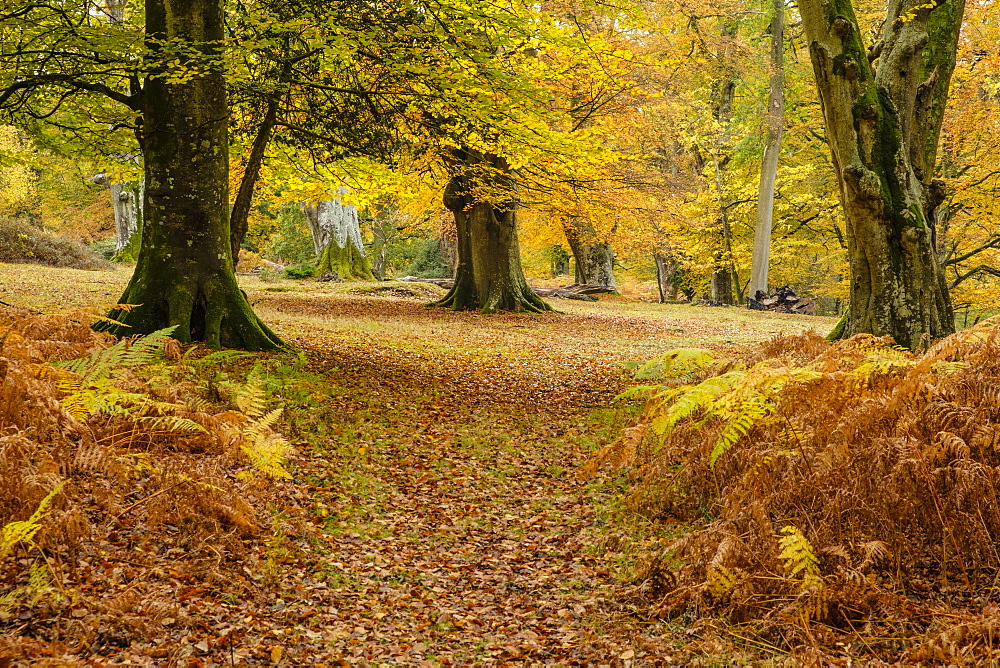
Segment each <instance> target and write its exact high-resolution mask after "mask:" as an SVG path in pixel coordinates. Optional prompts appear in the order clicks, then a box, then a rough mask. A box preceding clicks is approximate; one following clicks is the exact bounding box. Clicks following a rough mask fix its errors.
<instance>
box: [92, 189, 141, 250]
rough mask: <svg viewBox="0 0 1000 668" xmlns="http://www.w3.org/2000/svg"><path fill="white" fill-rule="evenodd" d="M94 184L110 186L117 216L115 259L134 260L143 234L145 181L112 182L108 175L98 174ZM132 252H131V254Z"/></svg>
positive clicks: (113, 207) (112, 202)
mask: <svg viewBox="0 0 1000 668" xmlns="http://www.w3.org/2000/svg"><path fill="white" fill-rule="evenodd" d="M91 181H93V182H94V183H96V184H98V185H102V186H108V190H110V191H111V207H112V210H113V211H114V216H115V259H116V260H117V261H121V260H134V259H135V254H136V253H137V252H138V244H137V243H135V242H136V241H137V240H138V239H139V238H140V236H139V235H141V234H142V194H143V190H144V188H143V185H144V182H143V181H141V180H140V181H126V182H123V183H118V182H114V183H113V182H112V181H111V178H110V177H108V175H107V174H98V175H97V176H95V177H94V178H92V179H91ZM130 251H131V252H130Z"/></svg>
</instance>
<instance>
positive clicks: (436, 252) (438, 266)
mask: <svg viewBox="0 0 1000 668" xmlns="http://www.w3.org/2000/svg"><path fill="white" fill-rule="evenodd" d="M406 273H407V274H409V275H410V276H419V277H420V278H450V277H451V269H450V267H449V266H448V258H446V257H445V255H444V252H443V251H442V250H441V242H440V241H439V240H438V239H428V240H426V241H424V242H422V244H421V245H420V246H419V249H418V251H417V255H416V257H415V258H413V262H411V263H410V266H409V267H408V268H407V270H406Z"/></svg>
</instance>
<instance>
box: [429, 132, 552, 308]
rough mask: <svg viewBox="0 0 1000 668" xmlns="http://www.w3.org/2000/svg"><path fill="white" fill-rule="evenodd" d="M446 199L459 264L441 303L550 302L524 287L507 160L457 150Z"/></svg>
mask: <svg viewBox="0 0 1000 668" xmlns="http://www.w3.org/2000/svg"><path fill="white" fill-rule="evenodd" d="M454 158H455V159H454V162H453V167H454V169H455V172H456V173H455V174H454V175H453V176H452V177H451V179H450V180H449V181H448V186H447V188H446V189H445V195H444V204H445V206H446V207H447V208H448V210H450V211H451V212H452V213H453V214H454V215H455V226H456V228H457V232H458V267H457V268H456V270H455V285H454V286H453V287H452V289H451V291H450V292H449V293H448V294H447V295H446V296H445V297H444V299H442V300H441V301H439V302H436V304H437V305H438V306H447V307H449V308H451V309H453V310H456V311H468V310H477V311H482V312H483V313H495V312H496V311H529V312H535V313H541V312H543V311H551V310H552V307H551V306H549V305H548V304H547V303H545V302H544V301H542V299H541V297H539V296H538V295H536V294H535V293H534V291H533V290H532V289H531V288H530V287H529V286H528V282H527V280H525V278H524V271H523V269H522V268H521V253H520V248H519V246H518V241H517V203H516V202H515V201H514V179H513V177H512V175H511V173H510V168H509V166H508V164H507V161H506V160H504V159H503V158H500V157H498V156H495V155H484V154H482V153H480V152H478V151H474V150H470V149H461V150H456V151H455V152H454Z"/></svg>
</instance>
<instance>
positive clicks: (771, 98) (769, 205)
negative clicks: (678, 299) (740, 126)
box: [748, 0, 785, 298]
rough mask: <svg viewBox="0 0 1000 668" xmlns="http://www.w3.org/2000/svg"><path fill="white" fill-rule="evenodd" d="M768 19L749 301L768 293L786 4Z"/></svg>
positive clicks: (780, 0)
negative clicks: (764, 110)
mask: <svg viewBox="0 0 1000 668" xmlns="http://www.w3.org/2000/svg"><path fill="white" fill-rule="evenodd" d="M772 5H773V11H774V16H772V17H771V81H770V85H769V89H770V90H769V93H768V99H767V137H766V139H765V141H764V158H763V160H762V161H761V166H760V186H759V188H758V189H757V222H756V225H755V226H754V230H753V259H752V261H751V265H750V290H749V291H748V292H749V295H750V297H751V298H753V297H754V295H756V294H757V292H758V291H759V292H763V293H764V294H765V295H766V294H769V293H768V287H767V274H768V270H769V268H770V255H771V227H772V223H773V219H774V183H775V181H776V180H777V177H778V156H779V155H780V153H781V135H782V134H783V133H784V131H785V3H784V0H773V3H772Z"/></svg>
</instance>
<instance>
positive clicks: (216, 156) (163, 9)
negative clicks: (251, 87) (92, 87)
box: [98, 0, 282, 350]
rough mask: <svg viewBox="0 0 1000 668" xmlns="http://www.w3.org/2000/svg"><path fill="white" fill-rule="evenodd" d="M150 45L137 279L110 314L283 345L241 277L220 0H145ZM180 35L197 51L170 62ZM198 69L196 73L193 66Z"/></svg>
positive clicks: (193, 336)
mask: <svg viewBox="0 0 1000 668" xmlns="http://www.w3.org/2000/svg"><path fill="white" fill-rule="evenodd" d="M146 33H147V35H148V36H149V40H148V43H149V44H150V48H151V49H152V50H153V54H152V55H151V56H150V61H151V62H150V65H151V72H150V76H148V77H147V79H146V84H145V93H144V97H143V110H142V111H143V116H142V121H143V125H142V148H143V155H144V157H145V177H146V194H145V198H144V205H143V211H144V214H145V215H144V218H145V230H144V234H143V235H142V244H141V247H140V250H139V259H138V262H137V264H136V268H135V273H134V274H133V276H132V280H131V281H130V282H129V284H128V286H127V287H126V288H125V293H124V295H123V296H122V298H121V300H120V301H121V303H123V304H132V305H134V308H131V309H130V310H115V311H113V312H112V314H111V317H112V318H114V319H116V320H118V321H120V322H123V323H125V325H128V326H127V327H122V326H119V325H115V324H111V323H106V322H105V323H102V324H101V325H99V326H98V327H99V328H101V329H106V330H110V331H113V332H114V333H116V334H146V333H149V332H152V331H155V330H158V329H161V328H164V327H167V326H171V325H173V326H176V329H175V330H174V334H173V335H174V336H175V337H176V338H177V339H179V340H180V341H184V342H188V341H194V340H200V341H205V342H206V343H207V344H208V345H210V346H213V347H219V346H228V347H232V348H245V349H248V350H274V349H277V348H279V347H281V345H282V344H281V341H280V339H278V337H277V336H275V335H274V334H273V333H272V332H271V331H270V330H269V329H268V328H267V327H266V326H265V325H264V324H263V323H262V322H261V321H260V320H259V319H258V318H257V316H256V315H254V313H253V311H252V310H251V309H250V305H249V304H248V303H247V300H246V297H245V296H244V295H243V293H242V292H241V291H240V288H239V286H238V285H237V284H236V276H235V274H234V273H233V264H232V257H231V248H232V247H231V245H230V235H229V183H228V176H229V174H228V170H229V152H228V131H227V116H228V112H229V110H228V108H227V106H226V83H225V79H224V76H223V72H222V67H221V65H219V64H216V63H217V62H218V59H219V57H220V54H219V53H218V50H217V49H218V45H219V44H221V43H222V41H223V39H224V38H225V35H224V32H223V12H222V3H221V0H146ZM171 44H177V45H180V46H182V47H185V48H186V49H187V50H188V51H187V52H188V53H190V52H192V51H195V52H200V55H202V54H203V55H204V56H207V57H208V58H205V59H203V58H200V57H198V56H195V57H193V58H191V59H190V60H189V61H183V60H182V62H181V63H180V64H181V66H182V67H183V68H184V70H183V75H184V76H183V77H179V80H177V79H173V78H172V76H171V75H175V74H176V75H180V74H182V72H181V71H169V70H168V69H167V68H168V67H169V65H168V64H167V63H169V62H170V60H174V59H176V58H177V55H176V53H164V54H162V56H161V58H162V60H158V59H157V55H158V54H157V53H156V52H157V50H159V49H164V48H166V47H164V46H162V45H171ZM192 72H197V74H192Z"/></svg>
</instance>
